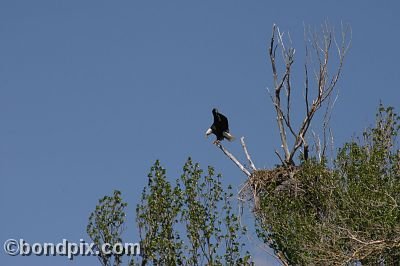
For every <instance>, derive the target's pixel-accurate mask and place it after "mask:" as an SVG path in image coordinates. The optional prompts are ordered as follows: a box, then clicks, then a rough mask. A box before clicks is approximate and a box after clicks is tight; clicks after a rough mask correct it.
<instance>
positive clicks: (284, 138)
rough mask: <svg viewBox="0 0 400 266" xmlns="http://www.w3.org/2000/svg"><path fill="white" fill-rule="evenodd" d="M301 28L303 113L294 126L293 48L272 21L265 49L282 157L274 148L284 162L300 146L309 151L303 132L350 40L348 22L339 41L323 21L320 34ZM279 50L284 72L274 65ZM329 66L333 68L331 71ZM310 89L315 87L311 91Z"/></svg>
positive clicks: (330, 85) (325, 95) (323, 99)
mask: <svg viewBox="0 0 400 266" xmlns="http://www.w3.org/2000/svg"><path fill="white" fill-rule="evenodd" d="M304 32H305V34H304V35H305V43H306V45H305V52H306V60H305V63H304V76H305V82H304V103H305V112H304V113H305V114H304V118H303V120H302V122H301V124H300V126H299V127H298V128H297V129H296V128H295V127H294V125H293V123H292V121H291V114H292V113H293V110H292V105H291V102H292V90H293V87H294V86H293V85H292V75H291V73H292V66H293V63H294V55H295V52H296V50H295V49H294V48H292V47H291V46H288V45H287V42H286V41H285V38H284V33H282V32H281V31H280V30H279V27H278V26H276V25H275V24H274V25H273V26H272V36H271V42H270V45H269V49H268V53H269V58H270V61H271V67H272V76H273V80H274V92H273V93H272V92H270V96H271V100H272V103H273V105H274V107H275V112H276V120H277V123H278V128H279V134H280V139H281V144H282V145H281V147H282V149H283V154H284V156H283V157H282V156H281V155H280V154H279V153H278V151H275V153H276V154H277V155H278V157H279V158H280V160H281V162H282V164H283V165H294V162H293V158H294V155H295V154H296V151H297V150H298V149H299V148H300V147H302V146H304V148H305V153H306V152H308V144H307V141H306V134H307V132H308V130H309V128H310V125H311V122H312V120H313V118H314V115H315V114H316V112H317V111H318V110H319V109H320V108H321V107H322V106H323V104H324V103H325V102H326V101H327V100H328V99H330V97H331V95H332V93H333V91H334V88H335V86H336V84H337V82H338V80H339V77H340V74H341V71H342V68H343V62H344V58H345V56H346V53H347V51H348V49H349V46H350V42H351V29H350V27H348V26H347V27H344V26H343V25H342V29H341V40H340V42H339V43H338V42H337V39H336V36H335V32H334V29H333V28H332V27H330V26H329V25H328V24H327V23H325V24H324V25H322V27H321V32H320V34H318V33H317V32H316V31H313V30H311V29H310V28H306V27H305V29H304ZM288 35H289V34H288ZM349 35H350V36H349ZM289 42H290V35H289ZM332 44H334V45H335V46H336V49H337V56H338V65H337V66H336V67H333V66H331V65H332V63H331V61H330V55H331V53H332V52H331V48H332ZM310 47H311V49H310ZM278 50H280V52H281V55H282V59H283V62H284V64H285V70H284V72H283V73H278V70H277V66H276V64H277V52H278ZM313 66H314V67H313ZM332 68H333V71H331V69H332ZM310 70H312V72H313V76H314V82H312V81H313V80H312V78H311V77H310V73H309V72H310ZM331 72H332V73H331ZM282 91H285V92H286V93H285V94H283V93H282ZM312 91H314V93H313V92H312ZM282 98H283V99H282ZM328 118H329V115H328V116H325V121H326V120H327V119H328ZM324 124H325V123H324ZM325 128H326V125H324V135H325ZM290 137H291V138H292V139H291V140H293V141H291V143H293V144H292V145H290V144H289V138H290ZM325 148H326V142H325V143H324V147H323V148H322V150H324V151H325Z"/></svg>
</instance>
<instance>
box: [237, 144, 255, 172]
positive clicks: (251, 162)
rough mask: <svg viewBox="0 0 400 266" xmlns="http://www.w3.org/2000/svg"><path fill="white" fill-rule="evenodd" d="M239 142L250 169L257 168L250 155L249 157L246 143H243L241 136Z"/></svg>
mask: <svg viewBox="0 0 400 266" xmlns="http://www.w3.org/2000/svg"><path fill="white" fill-rule="evenodd" d="M240 142H241V143H242V147H243V151H244V153H245V154H246V158H247V160H248V161H249V163H250V167H251V169H252V170H253V171H256V170H257V168H256V166H255V165H254V163H253V161H252V160H251V157H250V154H249V152H248V151H247V147H246V143H244V137H241V138H240Z"/></svg>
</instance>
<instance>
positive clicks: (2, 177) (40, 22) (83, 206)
mask: <svg viewBox="0 0 400 266" xmlns="http://www.w3.org/2000/svg"><path fill="white" fill-rule="evenodd" d="M399 9H400V7H399V4H398V2H397V1H385V2H381V3H378V1H370V2H369V3H366V2H364V1H358V2H356V1H352V2H349V1H329V2H325V3H322V2H321V1H296V2H295V1H236V0H233V1H227V0H221V1H183V0H182V1H11V0H3V1H1V2H0V125H1V126H0V182H1V185H0V196H1V198H0V199H1V203H0V211H1V216H2V219H0V228H1V231H0V240H1V244H3V242H4V241H5V240H6V239H8V238H16V239H18V238H24V239H25V240H26V241H28V242H30V243H35V242H55V243H58V242H60V241H61V240H62V239H63V238H66V239H68V240H69V241H71V242H73V241H75V242H79V239H81V238H83V239H85V240H87V241H89V239H88V236H87V235H86V231H85V230H86V224H87V220H88V216H89V213H90V212H91V211H92V210H93V209H94V207H95V205H96V203H97V200H98V199H99V198H100V197H102V196H103V195H110V194H111V193H112V191H113V189H119V190H121V191H122V193H123V194H122V195H123V197H124V199H125V200H126V201H127V202H128V204H129V208H128V222H129V226H128V227H129V228H128V230H127V233H126V237H125V240H126V241H130V242H137V241H138V240H139V238H138V235H137V229H136V225H135V214H134V210H135V206H136V204H137V203H138V201H139V197H140V193H141V191H142V188H143V187H144V186H145V184H146V183H147V180H146V176H147V173H148V171H149V168H150V166H151V165H152V163H153V162H154V161H155V160H156V159H160V160H161V162H162V164H163V165H164V166H165V167H166V168H167V172H168V175H169V176H170V177H171V178H174V179H175V178H176V177H178V176H179V175H180V173H181V168H182V166H183V164H184V162H185V160H186V158H187V157H188V156H191V157H192V158H193V160H194V161H197V162H199V163H200V164H201V165H202V166H203V167H206V166H207V165H213V166H215V167H216V169H217V171H218V172H221V173H222V174H223V176H224V183H225V184H229V183H230V184H233V185H234V187H235V188H238V187H239V185H240V183H241V182H243V181H244V180H245V177H244V175H243V174H242V173H241V172H240V171H239V170H238V169H237V168H236V167H235V166H234V165H233V164H232V162H231V161H229V160H228V159H227V158H226V157H224V156H223V154H222V153H221V152H220V150H218V149H216V147H214V146H213V145H212V144H211V142H212V139H211V138H210V139H208V140H207V139H205V138H204V132H205V130H206V129H207V128H208V127H209V126H210V124H211V122H212V114H211V109H212V108H213V107H218V108H219V110H220V111H221V112H222V113H224V114H226V115H227V116H228V117H229V119H230V126H231V132H232V133H233V134H234V135H236V136H237V137H240V136H245V137H246V141H247V145H248V148H249V150H250V152H251V154H252V157H253V159H254V161H255V164H256V166H257V167H272V166H273V165H274V164H276V163H278V159H277V157H276V156H275V155H274V149H275V148H279V146H280V144H279V138H278V135H277V133H278V131H277V127H276V124H275V118H274V109H273V107H272V105H271V104H270V100H269V97H268V95H267V93H266V88H267V87H272V76H271V67H270V65H269V63H268V58H267V54H266V45H267V42H268V41H269V37H270V35H271V27H272V24H273V23H277V24H278V25H279V27H280V28H281V30H283V31H290V33H291V35H292V39H293V42H294V46H295V47H296V48H297V49H298V50H299V51H300V50H301V49H302V48H303V23H305V24H309V25H312V26H318V25H320V24H321V23H322V22H323V21H324V20H325V19H329V21H330V23H331V24H332V25H334V26H336V27H338V26H339V25H340V22H341V21H343V22H346V23H349V24H350V25H351V27H352V29H353V40H352V46H351V49H350V51H349V54H348V56H347V58H346V60H345V66H344V70H343V76H342V78H341V80H340V82H339V84H338V89H339V98H338V101H337V103H336V105H335V109H334V114H333V117H332V124H331V126H332V128H333V130H334V134H335V144H336V146H337V147H338V146H340V144H343V142H345V141H346V140H349V138H350V137H351V136H354V135H356V134H358V133H360V132H361V131H362V130H363V129H364V128H365V127H366V126H368V125H370V124H372V123H373V119H374V112H375V110H376V108H377V106H378V104H379V101H380V100H382V102H383V103H384V104H386V105H392V106H394V107H399V106H400V90H399V88H398V86H399V85H398V84H399V83H400V72H399V67H398V62H400V52H399V49H398V47H399V43H400V35H399V26H400V19H399V18H398V16H397V15H398V14H396V13H398V12H397V11H398V10H399ZM300 54H301V53H299V57H297V58H296V59H295V60H296V62H295V67H296V68H298V69H301V68H302V63H303V59H304V58H302V57H301V56H300ZM302 84H303V81H302V80H301V79H299V80H297V82H296V83H295V84H294V86H295V87H297V90H300V89H301V88H302ZM297 101H300V100H299V99H298V100H297ZM226 147H227V148H228V149H229V150H231V151H232V152H233V153H234V154H235V155H237V156H238V157H240V158H241V159H243V153H242V151H241V147H240V143H239V142H238V141H236V142H233V143H229V144H226ZM252 249H253V250H254V251H255V254H256V257H257V261H258V262H259V264H260V265H277V264H276V261H274V260H273V259H271V257H270V256H268V255H267V254H265V253H262V252H261V251H260V250H258V249H257V248H256V247H254V246H253V247H252ZM0 261H1V264H2V265H98V261H97V259H96V258H95V257H89V258H84V257H76V258H75V259H74V260H73V261H69V260H68V259H67V258H65V257H36V256H31V257H18V256H17V257H11V256H8V255H6V254H5V253H4V252H3V250H2V252H0Z"/></svg>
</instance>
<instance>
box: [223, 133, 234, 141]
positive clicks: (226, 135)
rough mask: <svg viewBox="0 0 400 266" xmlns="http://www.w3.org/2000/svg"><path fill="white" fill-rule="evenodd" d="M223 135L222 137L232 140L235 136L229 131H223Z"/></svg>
mask: <svg viewBox="0 0 400 266" xmlns="http://www.w3.org/2000/svg"><path fill="white" fill-rule="evenodd" d="M222 134H223V135H224V137H225V138H226V139H227V140H229V141H234V140H235V137H234V136H233V135H231V134H230V133H228V132H224V133H222Z"/></svg>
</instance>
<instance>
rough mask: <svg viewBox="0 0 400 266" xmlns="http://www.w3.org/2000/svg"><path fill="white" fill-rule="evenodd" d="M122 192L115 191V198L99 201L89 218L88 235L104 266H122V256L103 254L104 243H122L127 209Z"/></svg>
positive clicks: (106, 197)
mask: <svg viewBox="0 0 400 266" xmlns="http://www.w3.org/2000/svg"><path fill="white" fill-rule="evenodd" d="M126 206H127V203H125V202H123V201H122V198H121V192H120V191H118V190H115V191H114V193H113V196H111V197H110V196H104V197H103V198H102V199H100V200H99V204H98V205H97V206H96V209H95V210H94V211H93V212H92V213H91V214H90V216H89V224H88V226H87V229H86V231H87V233H88V235H89V236H90V238H91V239H92V241H93V243H94V244H95V245H96V247H97V249H98V251H99V252H100V254H99V256H98V258H99V260H100V263H101V264H102V265H104V266H111V265H115V266H117V265H121V262H122V256H121V255H118V254H112V255H106V254H103V253H102V250H101V248H100V247H101V246H102V245H103V244H104V243H108V244H111V245H112V246H113V245H115V244H116V243H122V239H121V234H122V232H123V230H124V223H125V211H124V210H125V207H126Z"/></svg>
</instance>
